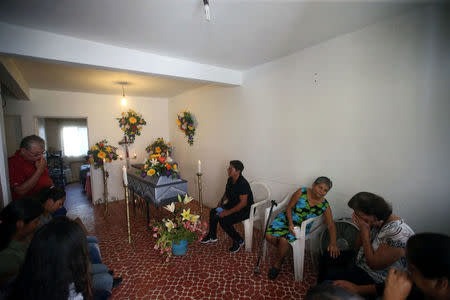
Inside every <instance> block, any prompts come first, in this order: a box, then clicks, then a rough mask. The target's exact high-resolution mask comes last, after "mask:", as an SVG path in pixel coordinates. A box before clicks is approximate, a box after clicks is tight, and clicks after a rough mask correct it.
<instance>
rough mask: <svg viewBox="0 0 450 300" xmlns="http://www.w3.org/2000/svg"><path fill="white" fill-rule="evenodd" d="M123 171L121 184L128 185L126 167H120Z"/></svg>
mask: <svg viewBox="0 0 450 300" xmlns="http://www.w3.org/2000/svg"><path fill="white" fill-rule="evenodd" d="M122 172H123V184H125V185H128V177H127V167H125V166H123V167H122Z"/></svg>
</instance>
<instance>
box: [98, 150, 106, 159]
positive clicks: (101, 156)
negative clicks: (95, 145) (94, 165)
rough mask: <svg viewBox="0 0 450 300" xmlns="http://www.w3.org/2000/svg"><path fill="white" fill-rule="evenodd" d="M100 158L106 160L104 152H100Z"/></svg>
mask: <svg viewBox="0 0 450 300" xmlns="http://www.w3.org/2000/svg"><path fill="white" fill-rule="evenodd" d="M98 157H100V158H105V157H106V153H105V152H103V151H100V152H99V153H98Z"/></svg>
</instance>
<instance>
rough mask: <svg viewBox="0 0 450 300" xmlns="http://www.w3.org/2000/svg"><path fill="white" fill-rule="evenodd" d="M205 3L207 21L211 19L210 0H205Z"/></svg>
mask: <svg viewBox="0 0 450 300" xmlns="http://www.w3.org/2000/svg"><path fill="white" fill-rule="evenodd" d="M203 5H204V7H205V18H206V20H207V21H211V14H210V13H209V1H208V0H203Z"/></svg>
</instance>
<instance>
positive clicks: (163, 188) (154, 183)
mask: <svg viewBox="0 0 450 300" xmlns="http://www.w3.org/2000/svg"><path fill="white" fill-rule="evenodd" d="M141 167H142V164H136V165H131V168H129V169H128V171H127V174H128V188H129V189H130V191H132V192H133V193H135V194H137V195H139V196H140V197H142V198H143V199H145V201H147V203H149V204H152V205H153V206H163V205H166V204H170V203H172V202H175V201H178V195H181V196H183V197H184V195H186V194H187V188H188V187H187V181H186V180H184V179H178V178H175V179H174V178H172V177H167V176H147V177H145V178H142V177H141V175H140V168H141Z"/></svg>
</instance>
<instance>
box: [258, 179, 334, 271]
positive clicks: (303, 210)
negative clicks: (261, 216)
mask: <svg viewBox="0 0 450 300" xmlns="http://www.w3.org/2000/svg"><path fill="white" fill-rule="evenodd" d="M332 185H333V184H332V182H331V180H330V179H329V178H327V177H323V176H322V177H319V178H317V179H316V180H315V181H314V183H313V185H312V187H311V188H301V189H299V190H298V191H296V192H295V193H294V195H292V198H291V201H290V202H289V204H288V205H287V207H286V211H285V212H282V213H280V214H278V215H277V216H276V218H275V219H274V221H273V222H272V224H271V225H270V226H269V227H268V228H267V231H266V239H267V241H268V242H269V243H271V244H272V245H274V246H275V247H277V256H276V259H275V263H274V264H273V265H272V268H271V269H270V271H269V274H268V277H269V279H272V280H274V279H276V278H277V277H278V274H279V273H280V268H281V264H282V261H283V258H284V256H285V255H286V253H287V251H288V249H289V242H293V241H295V240H296V237H295V233H294V226H300V225H301V223H302V222H303V221H305V220H308V219H310V218H314V217H317V216H320V215H322V214H323V215H324V216H325V222H326V224H327V226H328V230H329V231H330V237H331V239H330V240H331V242H330V245H329V246H328V251H329V252H330V256H332V257H337V256H338V255H339V249H338V247H337V245H336V226H335V224H334V222H333V215H332V213H331V208H330V205H329V204H328V201H327V200H326V199H325V198H324V197H325V195H326V194H327V193H328V191H329V190H330V189H331V187H332ZM309 229H310V228H309V227H308V228H306V231H307V233H308V231H309Z"/></svg>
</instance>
